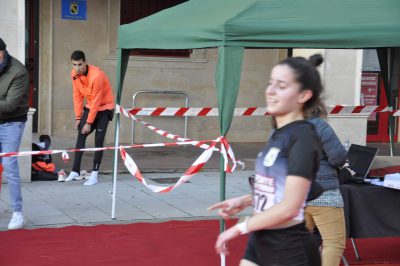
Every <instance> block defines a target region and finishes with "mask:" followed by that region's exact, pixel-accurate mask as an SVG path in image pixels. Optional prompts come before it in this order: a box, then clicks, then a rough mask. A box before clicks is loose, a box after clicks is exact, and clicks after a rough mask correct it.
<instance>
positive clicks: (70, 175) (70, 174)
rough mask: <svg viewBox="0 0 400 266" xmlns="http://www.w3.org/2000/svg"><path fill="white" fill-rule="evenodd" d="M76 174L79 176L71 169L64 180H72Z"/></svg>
mask: <svg viewBox="0 0 400 266" xmlns="http://www.w3.org/2000/svg"><path fill="white" fill-rule="evenodd" d="M78 176H79V174H78V173H77V172H74V171H71V173H69V176H68V177H67V178H66V179H65V182H69V181H72V180H74V179H75V178H77V177H78Z"/></svg>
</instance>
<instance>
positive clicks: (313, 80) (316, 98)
mask: <svg viewBox="0 0 400 266" xmlns="http://www.w3.org/2000/svg"><path fill="white" fill-rule="evenodd" d="M323 61H324V60H323V58H322V56H321V55H320V54H314V55H312V56H311V57H310V58H309V59H308V60H307V59H305V58H304V57H289V58H286V59H284V60H283V61H281V62H280V63H279V64H278V65H287V66H289V67H290V68H291V69H292V70H293V72H294V73H295V76H296V81H297V82H298V83H299V84H300V87H301V88H300V89H301V90H310V91H312V94H313V95H312V97H311V98H310V99H309V100H308V101H307V102H306V103H305V104H304V107H303V112H304V114H305V116H306V115H307V114H309V113H310V112H313V111H312V110H315V109H316V108H317V109H319V112H322V113H323V112H325V113H326V110H325V106H324V104H323V102H322V101H321V99H320V95H321V93H322V91H323V86H322V82H321V77H320V75H319V72H318V70H317V66H319V65H320V64H322V62H323Z"/></svg>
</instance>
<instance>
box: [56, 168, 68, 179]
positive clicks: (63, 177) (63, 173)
mask: <svg viewBox="0 0 400 266" xmlns="http://www.w3.org/2000/svg"><path fill="white" fill-rule="evenodd" d="M57 174H58V179H57V181H58V182H64V181H65V179H66V176H67V173H65V171H64V169H61V170H60V171H58V172H57Z"/></svg>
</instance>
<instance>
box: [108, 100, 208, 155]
mask: <svg viewBox="0 0 400 266" xmlns="http://www.w3.org/2000/svg"><path fill="white" fill-rule="evenodd" d="M115 112H116V113H121V114H123V115H124V116H125V117H127V118H130V119H133V120H135V121H137V122H139V123H141V124H142V125H144V126H145V127H147V128H148V129H150V130H151V131H154V132H155V133H157V134H159V135H161V136H163V137H166V138H169V139H173V140H178V141H192V142H193V143H192V145H194V146H197V147H200V148H203V149H208V148H209V145H207V144H204V143H196V142H195V141H194V140H191V139H188V138H184V137H181V136H179V135H176V134H172V133H170V132H167V131H165V130H162V129H159V128H156V127H155V126H152V125H150V124H149V123H146V122H145V121H143V120H141V119H139V118H137V117H135V115H133V114H131V113H130V112H129V110H126V109H124V108H123V107H121V106H120V105H116V106H115Z"/></svg>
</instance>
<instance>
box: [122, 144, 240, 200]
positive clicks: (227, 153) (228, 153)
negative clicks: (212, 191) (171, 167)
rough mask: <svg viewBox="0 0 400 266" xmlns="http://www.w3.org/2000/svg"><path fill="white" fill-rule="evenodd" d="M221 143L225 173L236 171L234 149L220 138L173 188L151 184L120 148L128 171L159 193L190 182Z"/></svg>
mask: <svg viewBox="0 0 400 266" xmlns="http://www.w3.org/2000/svg"><path fill="white" fill-rule="evenodd" d="M218 142H220V143H221V149H220V150H221V153H222V155H223V157H224V159H225V171H226V172H228V173H231V172H233V171H234V170H235V167H236V161H235V156H234V154H233V152H232V149H231V148H230V146H229V144H228V142H227V141H226V139H225V138H224V137H219V138H218V139H216V140H214V141H213V142H212V144H211V145H210V146H209V147H208V149H206V150H205V151H203V152H202V154H201V155H200V156H199V157H198V158H197V159H196V161H195V162H194V163H193V164H192V165H191V166H190V167H189V168H188V169H187V170H186V172H185V173H184V174H183V175H182V176H181V177H180V178H179V180H178V181H177V182H176V183H175V184H174V185H171V186H157V185H152V184H149V183H148V182H147V181H146V179H145V178H144V177H143V175H142V173H141V172H140V170H139V168H138V167H137V165H136V163H135V161H134V160H133V159H132V157H130V156H129V154H128V153H126V151H125V149H124V147H122V146H121V148H120V153H121V157H122V159H123V161H124V164H125V167H126V168H127V169H128V171H129V172H130V173H131V174H132V176H134V177H136V179H137V180H139V181H140V182H141V183H142V184H143V185H144V186H146V187H147V188H149V189H150V190H151V191H153V192H156V193H159V192H163V193H166V192H170V191H172V190H173V189H175V188H177V187H179V186H180V185H182V184H183V183H186V182H188V181H189V180H190V179H191V178H192V177H193V176H194V175H195V174H197V173H198V172H199V171H200V170H201V169H202V168H203V166H204V165H205V164H206V163H207V161H208V160H209V159H210V158H211V155H212V154H213V152H214V150H217V149H216V147H215V146H216V144H217V143H218ZM229 160H231V161H232V163H233V167H230V166H229Z"/></svg>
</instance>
